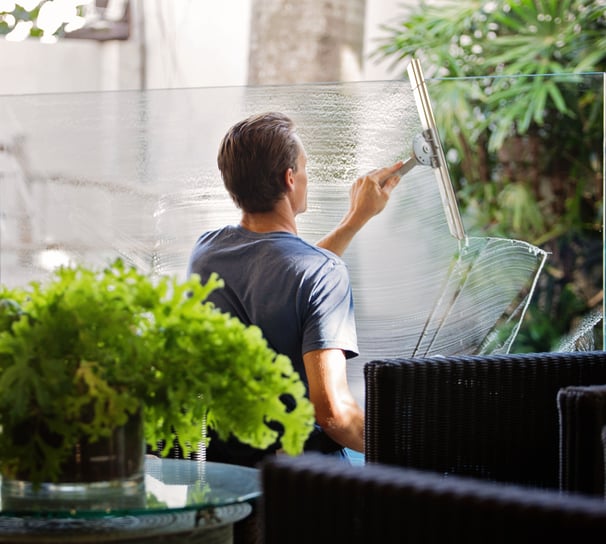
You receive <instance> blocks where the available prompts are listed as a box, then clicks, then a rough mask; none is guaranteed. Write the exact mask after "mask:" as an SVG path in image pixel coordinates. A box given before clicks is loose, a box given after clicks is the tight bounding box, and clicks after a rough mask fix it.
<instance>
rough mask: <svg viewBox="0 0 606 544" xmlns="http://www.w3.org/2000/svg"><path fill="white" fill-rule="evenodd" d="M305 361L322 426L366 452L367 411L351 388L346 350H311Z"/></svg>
mask: <svg viewBox="0 0 606 544" xmlns="http://www.w3.org/2000/svg"><path fill="white" fill-rule="evenodd" d="M303 362H304V363H305V372H306V374H307V380H308V383H309V397H310V400H311V402H312V404H313V405H314V408H315V410H316V421H317V422H318V424H319V425H320V427H322V429H323V430H324V432H325V433H326V434H327V435H328V436H329V437H330V438H332V439H333V440H334V441H335V442H337V443H338V444H341V446H343V447H346V448H350V449H352V450H355V451H359V452H364V411H363V410H362V408H361V407H360V406H359V404H358V403H357V402H356V400H355V398H354V397H353V395H352V393H351V390H350V389H349V384H348V383H347V373H346V371H345V355H344V354H343V351H341V350H340V349H322V350H315V351H310V352H308V353H306V354H304V355H303Z"/></svg>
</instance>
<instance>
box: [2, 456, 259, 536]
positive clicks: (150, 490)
mask: <svg viewBox="0 0 606 544" xmlns="http://www.w3.org/2000/svg"><path fill="white" fill-rule="evenodd" d="M260 494H261V484H260V477H259V471H258V470H257V469H254V468H249V467H243V466H237V465H228V464H223V463H214V462H198V461H189V460H182V459H162V458H159V457H155V456H147V457H146V459H145V481H144V486H141V487H140V489H139V490H138V491H137V492H136V493H131V492H129V493H122V495H121V496H118V497H114V500H111V501H108V507H106V508H104V507H101V508H100V507H99V506H98V504H97V506H96V507H94V508H87V507H86V506H79V507H78V509H66V508H64V507H62V506H57V507H56V508H52V507H50V508H49V507H48V506H46V507H45V508H44V511H40V512H36V511H32V509H31V508H30V507H28V508H27V509H25V508H23V507H22V506H21V505H22V504H23V503H13V504H10V503H8V500H7V498H6V497H4V499H3V501H2V505H1V508H0V529H1V518H2V517H10V516H13V517H14V516H19V515H27V516H38V517H45V518H51V517H55V518H57V517H71V518H89V519H90V518H99V517H104V516H117V515H135V516H140V515H145V514H162V513H178V512H186V511H200V510H204V509H212V508H216V507H221V506H229V505H234V504H239V503H246V502H247V501H250V500H252V499H254V498H255V497H258V496H259V495H260ZM109 505H111V506H109Z"/></svg>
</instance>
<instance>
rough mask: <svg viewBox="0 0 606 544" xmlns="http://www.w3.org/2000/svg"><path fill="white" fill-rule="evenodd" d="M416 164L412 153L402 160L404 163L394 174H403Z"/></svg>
mask: <svg viewBox="0 0 606 544" xmlns="http://www.w3.org/2000/svg"><path fill="white" fill-rule="evenodd" d="M417 164H419V163H418V162H417V158H416V157H415V156H414V155H413V156H411V157H409V158H408V159H406V160H405V161H404V164H403V165H402V166H400V168H399V169H398V171H397V172H396V174H397V175H398V176H400V177H402V176H405V175H406V174H408V172H410V171H411V170H412V169H413V168H414V167H415V166H416V165H417Z"/></svg>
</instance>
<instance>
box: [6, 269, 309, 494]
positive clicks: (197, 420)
mask: <svg viewBox="0 0 606 544" xmlns="http://www.w3.org/2000/svg"><path fill="white" fill-rule="evenodd" d="M221 286H222V283H221V281H220V279H219V278H217V277H216V276H213V277H211V278H210V280H209V281H208V283H207V284H206V285H201V284H200V282H199V278H197V277H192V278H190V279H189V280H187V281H185V282H181V283H180V282H178V281H177V280H176V279H174V278H170V277H160V278H156V279H155V280H152V278H150V277H147V276H145V275H143V274H141V273H139V272H138V271H137V270H135V269H134V268H129V267H126V266H125V265H124V264H123V263H122V262H121V261H120V260H118V261H116V262H114V263H112V264H111V265H110V266H108V267H107V268H105V269H104V270H102V271H95V270H92V269H89V268H85V267H83V266H79V267H75V268H61V269H59V270H57V271H56V272H55V273H54V275H53V277H52V278H51V279H50V281H48V282H45V283H35V282H34V283H31V284H29V285H28V286H26V287H24V288H12V289H9V288H6V287H2V288H0V391H1V394H0V429H1V431H0V466H1V468H2V472H3V473H4V474H5V475H8V476H11V475H12V476H14V475H16V474H28V475H29V479H30V480H31V481H34V482H39V481H48V480H53V479H56V478H57V476H58V474H59V471H60V470H61V465H62V463H63V462H64V461H65V460H66V458H67V457H68V456H69V455H70V454H71V452H72V450H73V447H74V445H75V444H76V442H77V441H78V440H79V439H80V438H82V437H83V436H87V437H90V438H89V439H90V440H91V441H94V440H97V439H98V438H100V437H104V436H109V434H110V433H111V431H112V429H114V428H115V427H116V426H119V425H121V424H124V423H125V422H126V420H127V419H128V417H129V415H131V414H135V413H136V412H138V411H139V412H142V414H143V418H144V430H145V436H146V440H147V442H148V443H149V444H151V445H153V446H156V445H157V443H158V442H159V441H161V440H164V441H165V442H166V444H167V449H168V447H169V446H170V445H172V441H173V437H174V435H175V434H176V436H177V439H178V440H179V442H180V444H181V447H182V448H183V449H184V450H186V448H187V447H188V446H190V445H197V444H198V443H199V441H200V440H201V428H202V423H203V421H205V420H206V421H208V424H209V426H211V427H213V428H214V429H215V430H216V431H217V432H218V433H219V435H220V436H222V437H224V438H225V437H227V436H228V435H229V434H230V433H233V435H235V436H236V437H237V438H239V439H240V440H241V441H243V442H245V443H248V444H251V445H253V446H255V447H259V448H265V447H267V446H269V445H271V444H272V443H273V442H274V441H275V440H276V439H277V438H278V433H277V432H276V431H275V430H272V428H270V427H269V426H268V423H270V422H277V423H279V424H280V425H281V427H283V432H282V433H281V436H280V440H281V446H282V448H283V449H284V450H285V451H286V452H287V453H291V454H296V453H299V452H300V451H301V450H302V448H303V443H304V441H305V439H306V438H307V436H308V435H309V433H310V432H311V429H312V427H313V407H312V405H311V403H310V402H309V400H308V399H307V398H306V396H305V387H304V385H303V383H302V382H301V380H300V377H299V375H298V374H297V373H296V372H295V371H294V370H293V367H292V365H291V362H290V360H289V359H288V358H287V357H285V356H283V355H279V354H276V353H275V352H274V351H272V350H271V349H270V348H269V346H268V344H267V342H266V341H265V339H264V338H263V336H262V333H261V330H260V329H259V328H257V327H255V326H249V327H247V326H245V325H243V324H242V322H240V321H239V320H238V319H236V318H233V317H231V316H229V315H228V314H226V313H223V312H220V311H219V310H218V309H216V308H215V307H214V306H213V305H212V304H211V303H209V302H206V297H207V296H208V294H209V293H210V292H211V291H212V290H214V289H217V288H220V287H221ZM284 395H286V396H289V397H291V399H293V400H294V401H295V407H294V408H292V407H290V406H289V407H288V408H287V407H286V406H285V404H284V403H283V401H282V397H283V396H284Z"/></svg>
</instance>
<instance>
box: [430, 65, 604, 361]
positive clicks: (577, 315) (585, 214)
mask: <svg viewBox="0 0 606 544" xmlns="http://www.w3.org/2000/svg"><path fill="white" fill-rule="evenodd" d="M604 85H605V82H604V74H602V73H591V74H551V75H546V76H538V75H535V76H532V77H529V76H519V77H492V78H447V79H435V80H431V81H428V82H427V87H428V93H429V95H430V97H431V99H432V101H433V103H434V111H435V116H436V118H437V124H438V127H439V130H440V133H441V139H442V142H443V143H444V150H445V152H446V155H447V157H449V159H450V160H449V165H448V166H449V171H450V176H451V179H452V180H453V185H454V188H455V191H456V193H457V196H458V200H459V205H460V208H461V210H462V214H463V222H464V224H465V226H466V229H467V231H468V232H469V233H470V234H473V235H478V236H488V235H498V236H502V237H505V238H519V239H523V240H525V241H527V242H530V243H533V244H536V245H537V246H539V247H541V249H543V250H545V251H547V252H548V253H549V256H548V258H547V263H546V266H545V270H544V272H543V273H542V274H541V276H540V278H539V281H538V283H537V287H536V291H535V294H534V297H533V302H532V303H531V305H530V307H529V310H528V314H527V319H525V320H524V322H523V324H522V327H521V329H520V334H519V335H518V336H517V338H516V341H515V342H514V344H513V346H512V348H511V349H512V351H552V350H553V351H574V350H577V349H581V350H584V349H592V348H596V349H602V348H603V345H604V303H603V293H604V274H603V270H604V217H603V202H604V198H603V195H604V163H605V160H604ZM537 112H538V113H540V116H539V117H535V116H533V115H531V114H532V113H537Z"/></svg>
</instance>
